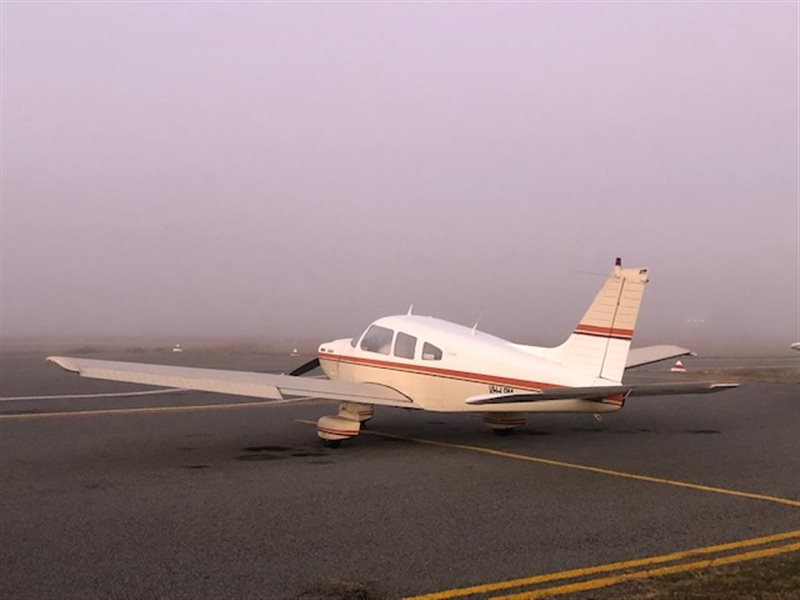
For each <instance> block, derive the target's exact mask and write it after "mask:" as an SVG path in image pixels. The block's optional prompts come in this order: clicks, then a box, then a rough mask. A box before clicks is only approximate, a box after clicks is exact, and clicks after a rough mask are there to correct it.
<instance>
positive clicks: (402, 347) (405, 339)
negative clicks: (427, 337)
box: [394, 331, 417, 358]
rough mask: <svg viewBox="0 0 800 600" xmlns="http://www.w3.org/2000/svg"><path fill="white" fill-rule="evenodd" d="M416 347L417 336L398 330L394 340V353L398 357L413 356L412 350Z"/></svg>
mask: <svg viewBox="0 0 800 600" xmlns="http://www.w3.org/2000/svg"><path fill="white" fill-rule="evenodd" d="M416 349H417V338H415V337H414V336H413V335H408V334H407V333H403V332H402V331H399V332H398V333H397V339H396V340H395V341H394V355H395V356H397V357H399V358H414V351H415V350H416Z"/></svg>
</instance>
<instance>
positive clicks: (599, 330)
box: [575, 323, 633, 340]
mask: <svg viewBox="0 0 800 600" xmlns="http://www.w3.org/2000/svg"><path fill="white" fill-rule="evenodd" d="M575 333H582V334H584V335H593V336H597V337H613V338H615V339H622V340H629V339H631V338H632V337H633V329H618V328H617V329H615V328H614V327H601V326H599V325H587V324H585V323H581V324H580V325H578V326H577V327H576V328H575Z"/></svg>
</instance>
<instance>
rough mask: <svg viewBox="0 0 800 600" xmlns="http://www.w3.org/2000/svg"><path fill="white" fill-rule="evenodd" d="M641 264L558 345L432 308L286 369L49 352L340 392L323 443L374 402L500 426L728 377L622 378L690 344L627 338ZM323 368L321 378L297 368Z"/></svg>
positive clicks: (253, 389) (381, 324) (67, 360)
mask: <svg viewBox="0 0 800 600" xmlns="http://www.w3.org/2000/svg"><path fill="white" fill-rule="evenodd" d="M647 281H648V279H647V269H623V268H622V261H621V260H620V259H617V261H616V264H615V266H614V270H613V271H612V272H611V274H610V275H609V276H608V279H606V281H605V283H604V284H603V287H602V288H601V289H600V291H599V292H598V294H597V296H596V297H595V299H594V302H592V304H591V306H590V307H589V310H588V311H587V312H586V314H585V315H584V317H583V319H581V320H580V322H579V323H578V325H577V327H576V328H575V330H574V331H573V332H572V334H571V335H570V336H569V337H568V338H567V340H566V341H565V342H564V343H563V344H561V345H560V346H556V347H554V348H542V347H537V346H525V345H522V344H515V343H512V342H509V341H506V340H504V339H501V338H498V337H495V336H493V335H489V334H487V333H484V332H482V331H478V330H477V326H476V327H472V328H470V327H464V326H462V325H456V324H455V323H450V322H447V321H443V320H440V319H435V318H433V317H424V316H420V315H415V314H411V311H410V310H409V312H408V314H405V315H398V316H391V317H384V318H381V319H378V320H377V321H375V322H374V323H372V324H371V325H370V326H369V327H367V329H366V330H365V331H364V333H363V334H361V335H360V336H358V337H354V338H352V339H338V340H334V341H332V342H325V343H324V344H322V345H320V347H319V357H318V358H315V359H314V360H312V361H310V362H308V363H306V364H304V365H302V366H301V367H299V368H297V369H295V370H294V371H293V372H292V373H290V374H289V375H278V374H268V373H248V372H241V371H223V370H216V369H197V368H189V367H173V366H166V365H149V364H140V363H129V362H112V361H104V360H91V359H84V358H72V357H66V356H51V357H49V358H48V360H50V361H52V362H54V363H56V364H58V365H59V366H61V367H63V368H64V369H66V370H67V371H73V372H75V373H78V374H80V375H82V376H84V377H93V378H97V379H109V380H113V381H126V382H131V383H141V384H146V385H156V386H165V387H173V388H183V389H191V390H202V391H206V392H218V393H222V394H235V395H240V396H251V397H256V398H268V399H274V400H287V401H291V400H292V399H300V398H304V397H306V398H307V397H308V396H313V397H317V398H326V399H332V400H338V401H339V402H340V404H339V411H338V414H336V415H327V416H323V417H321V418H320V419H319V420H318V422H317V433H318V435H319V437H321V438H322V439H323V441H325V442H326V443H327V444H329V445H334V446H335V445H338V444H339V442H340V441H341V440H345V439H348V438H352V437H355V436H357V435H358V434H359V431H360V430H361V427H362V424H363V423H364V422H366V421H368V420H369V419H371V418H372V416H373V413H374V410H375V406H391V407H399V408H410V409H422V410H429V411H438V412H471V413H479V414H481V415H482V416H483V420H484V422H485V423H486V424H487V425H488V426H489V427H491V428H492V429H493V430H495V432H497V433H508V432H510V431H511V430H514V429H517V428H518V427H521V426H522V425H524V424H525V420H526V416H525V415H526V413H568V412H578V413H594V414H596V415H597V414H602V413H608V412H614V411H617V410H619V409H620V408H622V406H623V404H624V403H625V401H626V400H627V399H628V398H629V397H634V396H661V395H669V394H702V393H709V392H717V391H720V390H724V389H728V388H732V387H736V386H737V385H738V384H735V383H713V382H671V383H643V384H626V383H622V376H623V373H624V372H625V369H626V368H632V367H636V366H641V365H644V364H650V363H653V362H658V361H661V360H668V359H671V358H675V357H678V356H684V355H687V354H691V352H690V351H689V350H686V349H685V348H680V347H678V346H648V347H644V348H638V349H633V350H631V349H630V345H631V338H632V336H633V330H634V326H635V324H636V317H637V315H638V313H639V306H640V304H641V301H642V294H643V292H644V287H645V284H646V283H647ZM318 366H320V367H322V370H323V371H324V372H325V374H326V375H327V376H328V379H318V378H309V377H302V375H304V374H305V373H307V372H309V371H311V370H313V369H315V368H316V367H318Z"/></svg>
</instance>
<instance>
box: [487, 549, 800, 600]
mask: <svg viewBox="0 0 800 600" xmlns="http://www.w3.org/2000/svg"><path fill="white" fill-rule="evenodd" d="M798 550H800V542H796V543H793V544H786V545H785V546H777V547H774V548H765V549H763V550H753V551H752V552H744V553H742V554H733V555H730V556H723V557H721V558H708V559H706V560H698V561H696V562H691V563H683V564H679V565H672V566H669V567H659V568H658V569H647V570H645V571H635V572H633V573H623V574H622V575H615V576H613V577H600V578H598V579H590V580H589V581H580V582H578V583H571V584H567V585H560V586H556V587H550V588H543V589H539V590H533V591H530V592H522V593H520V594H511V595H509V596H494V597H493V599H492V600H532V599H533V598H544V597H547V596H559V595H561V594H572V593H575V592H583V591H586V590H596V589H598V588H601V587H608V586H610V585H616V584H618V583H623V582H625V581H633V580H636V579H650V578H651V577H661V576H663V575H672V574H674V573H684V572H686V571H699V570H702V569H708V568H711V567H722V566H724V565H732V564H735V563H739V562H744V561H748V560H756V559H758V558H766V557H768V556H775V555H777V554H785V553H787V552H797V551H798Z"/></svg>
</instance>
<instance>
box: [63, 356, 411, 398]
mask: <svg viewBox="0 0 800 600" xmlns="http://www.w3.org/2000/svg"><path fill="white" fill-rule="evenodd" d="M47 360H49V361H51V362H53V363H55V364H57V365H58V366H60V367H61V368H63V369H65V370H67V371H72V372H73V373H77V374H78V375H80V376H82V377H90V378H93V379H106V380H110V381H125V382H128V383H140V384H144V385H155V386H163V387H171V388H181V389H187V390H198V391H203V392H215V393H219V394H232V395H235V396H248V397H252V398H266V399H270V400H287V399H291V398H292V397H307V396H313V397H315V398H326V399H330V400H339V401H347V402H360V403H364V404H380V405H386V406H403V407H408V406H410V405H412V404H413V403H412V402H411V401H410V400H409V399H408V398H407V397H406V396H404V395H403V394H401V393H400V392H398V391H396V390H394V389H392V388H389V387H386V386H384V385H380V384H376V383H355V382H344V381H331V380H329V379H309V378H304V377H295V376H291V375H276V374H271V373H250V372H246V371H226V370H221V369H199V368H195V367H173V366H169V365H151V364H145V363H130V362H117V361H109V360H94V359H85V358H73V357H69V356H50V357H48V359H47Z"/></svg>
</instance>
